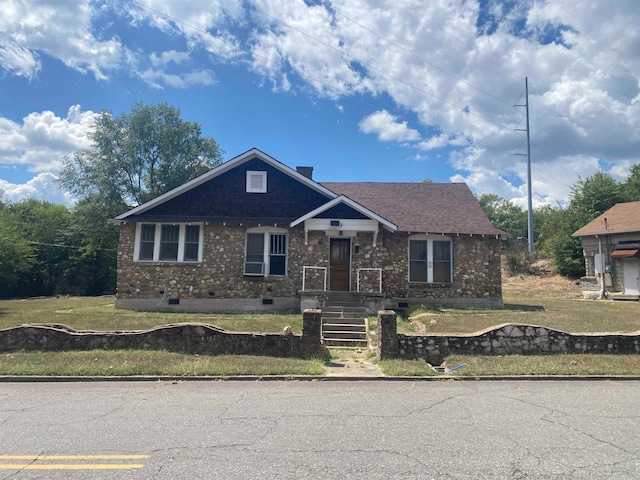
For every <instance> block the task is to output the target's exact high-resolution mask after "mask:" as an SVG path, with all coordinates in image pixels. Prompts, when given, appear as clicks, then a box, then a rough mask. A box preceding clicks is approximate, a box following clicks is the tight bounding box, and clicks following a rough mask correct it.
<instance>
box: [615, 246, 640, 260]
mask: <svg viewBox="0 0 640 480" xmlns="http://www.w3.org/2000/svg"><path fill="white" fill-rule="evenodd" d="M633 257H637V258H640V249H638V248H633V249H627V250H614V251H613V252H611V258H633Z"/></svg>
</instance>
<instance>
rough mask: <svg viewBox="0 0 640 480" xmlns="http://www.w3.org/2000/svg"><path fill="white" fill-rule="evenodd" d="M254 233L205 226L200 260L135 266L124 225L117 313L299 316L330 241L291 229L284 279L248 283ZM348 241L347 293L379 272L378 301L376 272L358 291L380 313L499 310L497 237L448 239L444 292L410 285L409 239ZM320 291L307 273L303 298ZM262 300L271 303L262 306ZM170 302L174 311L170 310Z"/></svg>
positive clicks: (129, 227) (367, 236) (383, 234)
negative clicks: (449, 275) (248, 250)
mask: <svg viewBox="0 0 640 480" xmlns="http://www.w3.org/2000/svg"><path fill="white" fill-rule="evenodd" d="M254 226H255V225H245V226H240V225H222V224H214V223H209V224H205V225H204V226H203V229H204V230H203V238H204V240H203V261H202V262H201V263H177V262H134V261H133V255H134V241H135V228H136V225H135V223H125V224H122V225H121V226H120V229H121V230H120V244H119V248H118V283H117V299H116V306H117V307H121V308H130V309H140V310H169V311H299V310H300V296H299V292H300V291H301V290H302V273H303V267H304V266H317V267H328V266H329V243H330V238H329V237H328V236H327V235H325V233H324V232H309V235H308V244H305V234H304V230H303V227H302V226H298V227H296V228H293V229H291V228H289V229H287V235H288V258H287V268H288V276H287V277H250V276H244V275H243V266H244V253H245V237H246V232H247V229H248V228H251V227H254ZM351 240H352V241H351V247H352V257H351V258H352V265H351V272H352V276H351V285H352V286H351V290H352V291H355V290H356V287H357V271H358V269H360V268H381V269H382V277H383V291H382V293H381V294H380V293H378V285H379V273H378V272H376V271H363V272H361V276H360V280H361V284H360V287H361V292H366V293H371V294H372V299H373V301H374V302H375V303H376V304H378V305H379V306H382V305H384V307H391V308H395V307H396V306H398V305H397V304H398V303H405V302H407V303H412V304H418V305H419V304H421V303H434V304H439V305H443V306H460V307H483V308H494V307H501V306H502V287H501V277H500V242H499V240H498V239H496V238H495V237H491V236H487V237H481V236H478V235H475V236H473V237H469V236H451V240H452V245H453V283H451V284H442V285H438V284H423V283H411V284H409V283H408V281H407V279H408V268H409V267H408V263H409V261H408V241H409V235H408V233H406V232H395V233H391V232H387V231H386V230H381V231H380V233H379V234H378V239H377V245H376V246H375V247H374V246H373V234H372V233H370V232H360V233H358V235H357V236H356V237H354V238H352V239H351ZM356 247H357V248H356ZM322 288H323V273H322V271H321V270H312V271H309V272H308V275H307V281H306V284H305V291H306V292H309V291H311V292H314V291H315V292H318V291H320V290H322ZM263 299H269V301H270V302H272V303H267V304H266V305H263ZM169 300H173V301H174V303H175V301H176V300H177V301H179V304H172V305H169ZM321 302H322V300H320V301H319V304H321ZM378 308H379V307H378ZM374 311H375V310H374Z"/></svg>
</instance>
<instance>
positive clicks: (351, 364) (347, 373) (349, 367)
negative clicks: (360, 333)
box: [325, 350, 384, 378]
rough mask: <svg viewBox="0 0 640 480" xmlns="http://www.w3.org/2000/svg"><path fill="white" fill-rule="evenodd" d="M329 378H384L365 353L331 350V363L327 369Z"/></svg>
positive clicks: (326, 374) (326, 372)
mask: <svg viewBox="0 0 640 480" xmlns="http://www.w3.org/2000/svg"><path fill="white" fill-rule="evenodd" d="M325 376H327V377H345V378H347V377H366V378H378V377H384V375H383V374H382V372H381V371H380V368H379V367H378V366H377V365H376V364H375V363H373V360H371V359H370V358H368V356H367V355H366V353H365V352H364V351H359V350H355V351H351V350H331V363H330V364H329V365H327V366H326V367H325Z"/></svg>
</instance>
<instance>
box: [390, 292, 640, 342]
mask: <svg viewBox="0 0 640 480" xmlns="http://www.w3.org/2000/svg"><path fill="white" fill-rule="evenodd" d="M410 320H411V323H413V325H414V328H415V331H416V332H418V333H424V334H429V333H454V334H455V333H473V332H477V331H479V330H483V329H485V328H489V327H492V326H495V325H500V324H503V323H521V324H528V325H540V326H544V327H548V328H552V329H556V330H561V331H564V332H569V333H580V332H636V331H638V330H640V303H638V302H610V301H599V302H590V301H585V300H569V299H558V298H549V299H545V300H529V299H519V300H517V301H516V302H515V303H509V302H506V303H505V307H504V309H501V310H457V309H444V308H440V309H432V310H427V309H422V310H418V311H415V312H413V313H412V315H411V317H410ZM399 331H401V330H400V328H399Z"/></svg>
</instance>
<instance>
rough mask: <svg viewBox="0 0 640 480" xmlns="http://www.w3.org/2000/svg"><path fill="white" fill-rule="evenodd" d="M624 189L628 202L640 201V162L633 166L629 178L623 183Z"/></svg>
mask: <svg viewBox="0 0 640 480" xmlns="http://www.w3.org/2000/svg"><path fill="white" fill-rule="evenodd" d="M622 190H623V193H624V197H625V200H626V201H627V202H637V201H640V163H636V164H635V165H634V166H633V167H631V172H630V175H629V178H627V180H626V181H625V182H624V184H623V185H622Z"/></svg>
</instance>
